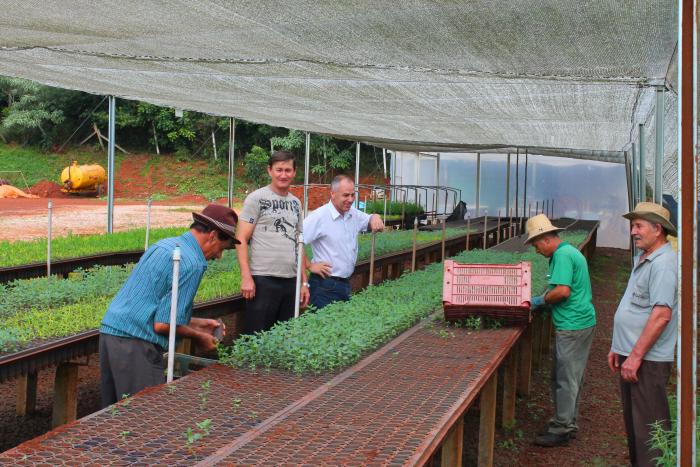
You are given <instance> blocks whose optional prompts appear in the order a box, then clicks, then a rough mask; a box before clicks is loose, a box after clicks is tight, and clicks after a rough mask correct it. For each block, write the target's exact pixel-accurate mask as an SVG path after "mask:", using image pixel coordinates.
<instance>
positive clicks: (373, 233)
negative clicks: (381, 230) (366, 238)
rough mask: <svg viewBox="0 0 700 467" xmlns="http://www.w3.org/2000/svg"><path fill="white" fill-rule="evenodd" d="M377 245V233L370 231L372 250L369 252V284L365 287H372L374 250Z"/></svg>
mask: <svg viewBox="0 0 700 467" xmlns="http://www.w3.org/2000/svg"><path fill="white" fill-rule="evenodd" d="M376 244H377V232H374V231H372V248H371V249H370V251H369V284H367V287H372V286H373V285H374V248H375V245H376Z"/></svg>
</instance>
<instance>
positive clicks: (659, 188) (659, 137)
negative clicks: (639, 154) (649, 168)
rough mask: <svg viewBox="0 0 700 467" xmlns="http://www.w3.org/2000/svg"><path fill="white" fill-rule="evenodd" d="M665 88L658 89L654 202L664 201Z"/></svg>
mask: <svg viewBox="0 0 700 467" xmlns="http://www.w3.org/2000/svg"><path fill="white" fill-rule="evenodd" d="M664 91H665V90H664V88H663V87H662V86H659V87H658V88H656V123H655V126H656V128H655V129H656V157H655V158H654V202H655V203H657V204H661V201H662V200H663V168H664V111H665V109H664Z"/></svg>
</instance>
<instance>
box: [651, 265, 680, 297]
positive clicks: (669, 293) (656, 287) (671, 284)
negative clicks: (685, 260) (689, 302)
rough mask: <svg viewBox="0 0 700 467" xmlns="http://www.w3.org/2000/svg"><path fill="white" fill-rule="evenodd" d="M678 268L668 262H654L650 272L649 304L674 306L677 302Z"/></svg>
mask: <svg viewBox="0 0 700 467" xmlns="http://www.w3.org/2000/svg"><path fill="white" fill-rule="evenodd" d="M676 274H677V270H676V269H675V268H671V267H669V264H668V263H660V264H659V263H656V262H654V263H652V265H651V271H650V272H649V304H650V305H651V306H652V307H653V306H657V305H659V306H667V307H669V308H673V305H674V304H675V303H676V300H677V297H676V287H677V285H678V281H677V276H676Z"/></svg>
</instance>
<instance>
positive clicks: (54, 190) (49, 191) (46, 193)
mask: <svg viewBox="0 0 700 467" xmlns="http://www.w3.org/2000/svg"><path fill="white" fill-rule="evenodd" d="M29 193H31V194H33V195H37V196H40V197H42V198H70V196H71V195H70V194H68V193H64V192H62V191H61V185H59V184H58V183H53V182H50V181H48V180H42V181H40V182H39V183H36V184H34V185H33V186H32V187H31V188H29Z"/></svg>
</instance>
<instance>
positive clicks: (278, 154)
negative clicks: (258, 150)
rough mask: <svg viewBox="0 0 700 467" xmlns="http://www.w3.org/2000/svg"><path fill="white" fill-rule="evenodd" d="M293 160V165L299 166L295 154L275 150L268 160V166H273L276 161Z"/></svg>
mask: <svg viewBox="0 0 700 467" xmlns="http://www.w3.org/2000/svg"><path fill="white" fill-rule="evenodd" d="M285 161H292V167H294V169H296V168H297V162H296V160H295V159H294V154H293V153H291V152H289V151H275V152H273V153H272V154H271V155H270V159H269V160H268V161H267V166H268V167H270V168H272V165H273V164H274V163H275V162H285Z"/></svg>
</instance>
